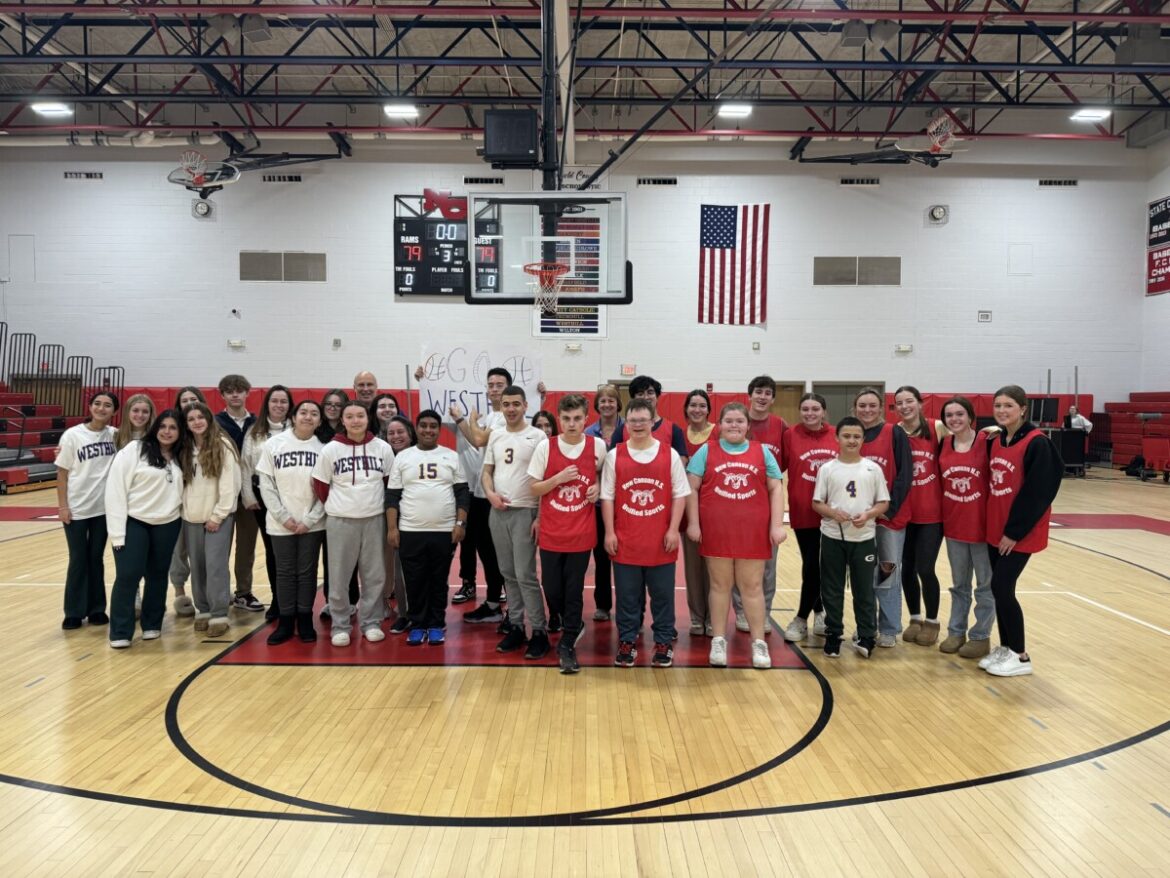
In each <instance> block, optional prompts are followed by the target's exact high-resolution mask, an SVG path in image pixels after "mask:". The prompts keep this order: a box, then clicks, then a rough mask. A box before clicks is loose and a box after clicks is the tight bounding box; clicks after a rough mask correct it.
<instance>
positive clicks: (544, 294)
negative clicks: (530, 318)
mask: <svg viewBox="0 0 1170 878" xmlns="http://www.w3.org/2000/svg"><path fill="white" fill-rule="evenodd" d="M524 273H525V274H528V275H531V276H532V277H534V278H536V284H537V288H536V295H535V296H534V297H533V302H532V305H533V307H534V308H536V310H537V311H539V312H540V313H541V314H555V313H556V311H557V301H558V299H559V298H560V294H561V284H563V283H564V282H565V275H567V274H568V273H569V266H567V265H565V264H564V263H563V262H529V263H528V264H527V265H525V266H524Z"/></svg>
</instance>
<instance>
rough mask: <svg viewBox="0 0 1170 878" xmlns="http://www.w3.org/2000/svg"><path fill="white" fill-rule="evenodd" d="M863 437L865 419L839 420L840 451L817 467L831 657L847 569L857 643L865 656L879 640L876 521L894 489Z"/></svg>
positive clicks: (836, 650)
mask: <svg viewBox="0 0 1170 878" xmlns="http://www.w3.org/2000/svg"><path fill="white" fill-rule="evenodd" d="M864 442H865V428H864V426H862V423H861V421H859V420H858V419H857V418H853V417H848V418H842V419H841V420H840V421H838V422H837V444H838V445H839V446H840V454H839V455H838V457H837V458H836V459H835V460H830V461H827V462H826V463H824V464H822V465H821V467H820V469H818V470H817V482H816V487H815V488H813V500H812V506H813V509H814V510H815V511H816V512H817V514H819V515H820V516H821V600H822V601H824V604H825V655H826V656H827V657H829V658H836V657H837V656H839V655H840V654H841V637H842V636H843V635H844V633H845V623H844V619H843V615H844V607H845V575H846V572H848V574H849V584H850V587H851V588H852V589H853V617H854V619H855V621H856V622H857V635H858V637H857V640H856V641H855V642H854V644H853V648H854V649H855V650H857V653H858V654H859V655H860V656H861V657H862V658H869V656H870V655H871V654H872V653H873V650H874V646H875V645H876V637H877V625H876V623H875V619H876V618H877V604H876V603H875V602H874V595H873V580H874V570H875V569H876V568H877V543H876V541H875V539H874V534H875V530H876V525H875V524H874V521H875V519H877V517H878V516H879V515H881V514H882V513H883V512H885V511H886V509H887V507H889V505H890V492H889V489H888V488H887V487H886V478H885V475H884V474H883V473H882V469H881V467H879V466H878V465H877V464H876V463H874V462H873V461H872V460H868V459H867V458H864V457H862V456H861V446H862V445H863V444H864Z"/></svg>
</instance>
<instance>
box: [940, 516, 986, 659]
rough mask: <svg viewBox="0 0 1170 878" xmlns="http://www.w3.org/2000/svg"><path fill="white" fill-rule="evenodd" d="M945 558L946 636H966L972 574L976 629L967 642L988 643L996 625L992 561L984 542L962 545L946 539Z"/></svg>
mask: <svg viewBox="0 0 1170 878" xmlns="http://www.w3.org/2000/svg"><path fill="white" fill-rule="evenodd" d="M947 559H948V560H949V561H950V562H951V583H952V585H951V619H950V622H948V623H947V633H948V634H954V635H956V636H959V637H963V636H967V618H968V616H969V615H970V612H971V574H972V573H974V574H975V626H974V627H973V628H972V629H971V633H970V636H969V639H970V640H990V639H991V626H992V625H993V624H994V623H995V597H994V596H993V595H992V594H991V559H990V558H989V557H988V555H987V547H986V546H985V545H984V544H983V543H964V542H962V541H961V540H952V539H949V538H948V539H947Z"/></svg>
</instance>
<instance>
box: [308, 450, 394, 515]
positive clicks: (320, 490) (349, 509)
mask: <svg viewBox="0 0 1170 878" xmlns="http://www.w3.org/2000/svg"><path fill="white" fill-rule="evenodd" d="M393 462H394V451H393V449H392V448H391V447H390V446H389V445H388V444H387V443H385V442H383V441H382V440H381V439H378V438H376V437H375V436H374V434H373V433H366V435H365V437H364V438H362V439H359V440H358V441H356V442H355V441H354V440H352V439H350V438H349V437H348V436H346V435H345V434H344V433H341V434H339V435H338V436H337V437H335V438H334V440H333V441H332V442H330V443H329V444H328V445H326V446H325V447H324V448H323V449H321V453H320V455H319V456H318V457H317V465H316V466H314V467H313V490H314V492H315V493H316V495H317V499H319V500H320V501H321V502H322V503H324V504H325V512H326V514H328V515H332V516H336V517H337V518H371V517H373V516H380V515H382V512H383V500H384V498H385V487H386V477H387V476H388V475H389V474H390V465H391V464H392V463H393Z"/></svg>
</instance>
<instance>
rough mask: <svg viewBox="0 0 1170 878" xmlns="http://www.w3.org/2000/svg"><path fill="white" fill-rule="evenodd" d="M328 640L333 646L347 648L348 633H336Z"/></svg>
mask: <svg viewBox="0 0 1170 878" xmlns="http://www.w3.org/2000/svg"><path fill="white" fill-rule="evenodd" d="M329 639H330V641H331V642H332V643H333V645H334V646H349V632H348V631H338V632H336V633H335V634H334V635H333V636H332V637H331V638H329Z"/></svg>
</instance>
